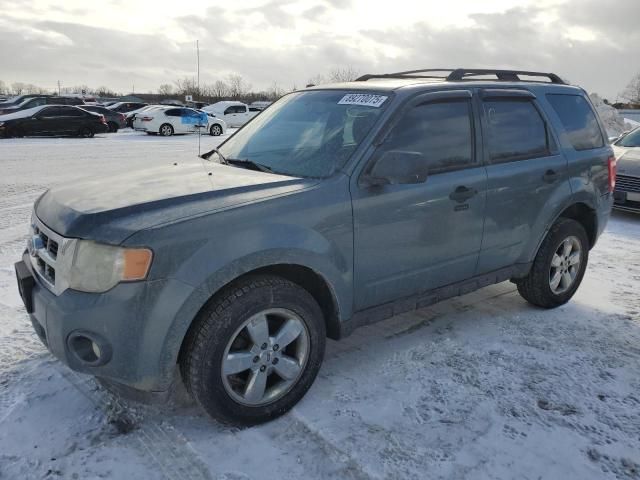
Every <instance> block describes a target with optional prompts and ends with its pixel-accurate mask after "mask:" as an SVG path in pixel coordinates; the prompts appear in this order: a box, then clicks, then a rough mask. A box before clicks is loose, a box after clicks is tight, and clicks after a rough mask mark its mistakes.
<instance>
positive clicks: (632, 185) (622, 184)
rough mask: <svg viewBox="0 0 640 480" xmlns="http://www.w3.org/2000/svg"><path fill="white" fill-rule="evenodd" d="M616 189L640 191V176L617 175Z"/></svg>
mask: <svg viewBox="0 0 640 480" xmlns="http://www.w3.org/2000/svg"><path fill="white" fill-rule="evenodd" d="M616 190H618V191H620V192H638V193H640V177H632V176H630V175H616Z"/></svg>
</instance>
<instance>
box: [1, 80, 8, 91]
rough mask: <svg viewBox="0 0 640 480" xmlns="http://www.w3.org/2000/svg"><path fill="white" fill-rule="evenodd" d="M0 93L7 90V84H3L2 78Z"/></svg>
mask: <svg viewBox="0 0 640 480" xmlns="http://www.w3.org/2000/svg"><path fill="white" fill-rule="evenodd" d="M0 93H2V94H5V93H8V92H7V86H6V85H5V83H4V82H3V81H2V80H0Z"/></svg>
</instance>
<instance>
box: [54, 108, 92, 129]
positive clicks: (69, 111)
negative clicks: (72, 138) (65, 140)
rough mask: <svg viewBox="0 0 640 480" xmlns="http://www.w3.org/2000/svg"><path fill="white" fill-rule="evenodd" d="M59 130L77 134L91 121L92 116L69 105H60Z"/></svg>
mask: <svg viewBox="0 0 640 480" xmlns="http://www.w3.org/2000/svg"><path fill="white" fill-rule="evenodd" d="M60 111H61V116H60V120H59V132H60V133H64V134H67V135H77V134H78V133H79V132H80V130H81V129H82V128H83V127H85V126H88V125H90V124H91V123H92V121H91V120H92V116H91V117H90V115H91V114H89V113H86V114H85V113H84V112H82V111H80V110H79V109H77V108H75V107H71V106H66V107H60Z"/></svg>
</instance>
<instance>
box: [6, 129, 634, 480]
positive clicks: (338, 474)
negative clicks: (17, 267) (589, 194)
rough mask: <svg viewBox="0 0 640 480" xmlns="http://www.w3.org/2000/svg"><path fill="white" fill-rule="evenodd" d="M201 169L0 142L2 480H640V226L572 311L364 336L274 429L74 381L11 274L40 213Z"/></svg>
mask: <svg viewBox="0 0 640 480" xmlns="http://www.w3.org/2000/svg"><path fill="white" fill-rule="evenodd" d="M217 141H218V139H214V138H212V137H202V149H203V151H204V150H205V149H206V148H207V147H208V146H213V145H215V143H217ZM196 153H197V138H195V137H173V138H159V137H148V136H146V135H139V134H135V133H132V132H123V133H118V134H115V135H105V136H101V137H100V138H95V139H15V140H0V479H11V480H13V479H20V480H22V479H43V478H45V479H54V478H55V479H58V478H63V479H81V480H83V479H94V478H113V479H132V480H133V479H154V480H155V479H194V480H195V479H225V480H232V479H233V480H241V479H264V478H282V479H302V478H305V479H325V478H329V479H383V478H393V479H405V478H407V479H412V478H415V479H437V478H448V479H455V480H461V479H465V478H467V479H484V478H491V479H540V478H543V479H580V480H585V479H608V478H610V479H614V478H622V479H634V478H639V477H640V217H638V216H631V215H621V214H614V215H613V218H612V220H611V222H610V224H609V227H608V229H607V231H606V233H605V235H604V236H603V237H602V238H601V239H600V242H599V244H598V246H597V247H596V248H595V249H594V250H593V251H592V253H591V259H590V266H589V269H588V271H587V275H586V277H585V280H584V283H583V285H582V287H581V288H580V290H579V291H578V294H577V295H576V297H575V299H574V300H573V301H572V302H570V303H569V304H568V305H566V306H563V307H561V308H559V309H557V310H553V311H544V310H540V309H537V308H533V307H531V306H529V305H528V304H526V303H525V302H524V301H523V300H522V299H521V298H520V297H519V296H518V294H517V293H516V292H515V288H514V286H513V285H511V284H509V283H505V284H501V285H497V286H493V287H489V288H486V289H483V290H481V291H479V292H475V293H472V294H470V295H467V296H465V297H461V298H458V299H455V300H451V301H448V302H445V303H441V304H438V305H435V306H433V307H430V308H426V309H423V310H420V311H418V312H415V313H410V314H405V315H401V316H398V317H395V318H393V319H390V320H388V321H386V322H383V323H380V324H376V325H373V326H370V327H366V328H363V329H360V330H358V331H356V332H355V333H354V334H353V335H352V336H351V337H349V338H348V339H346V340H344V341H342V342H329V345H328V351H327V355H326V360H325V363H324V366H323V367H322V369H321V371H320V375H319V377H318V379H317V381H316V383H315V384H314V386H313V387H312V388H311V390H310V391H309V393H308V395H307V396H306V397H305V398H304V399H303V401H302V402H301V403H300V404H299V405H298V406H296V407H295V408H294V409H293V411H292V412H291V413H290V414H288V415H286V416H284V417H283V418H280V419H278V420H276V421H274V422H271V423H269V424H266V425H263V426H260V427H256V428H248V429H243V430H238V429H231V428H226V427H222V426H220V425H218V424H216V423H214V422H213V421H211V420H209V419H208V418H207V417H206V416H204V415H203V414H202V413H201V412H200V410H199V409H198V408H197V407H196V406H194V405H193V404H192V403H190V402H188V401H186V400H185V399H180V398H179V397H178V396H176V399H174V402H172V403H171V404H170V405H168V406H160V407H158V406H156V407H149V406H141V405H137V404H133V403H127V402H124V401H123V400H121V399H118V398H114V397H113V396H111V395H110V394H108V393H107V392H105V391H104V390H102V389H101V388H99V387H98V386H97V385H96V383H95V382H94V381H93V380H92V379H91V378H89V377H85V376H82V375H79V374H76V373H73V372H71V371H70V370H68V369H67V368H66V367H64V366H63V365H61V364H59V363H58V362H57V361H55V360H54V359H53V358H52V357H51V355H49V354H48V353H47V351H46V350H45V349H44V347H43V346H42V345H41V344H40V343H39V341H38V340H37V338H36V336H35V334H33V333H32V331H31V327H30V324H29V321H28V318H27V315H26V314H25V313H24V310H23V308H22V306H21V302H20V299H19V297H18V293H17V289H16V286H15V281H14V273H13V270H12V264H13V262H14V261H16V260H17V259H18V258H19V257H20V254H21V252H22V250H23V246H24V237H25V233H26V225H27V221H28V218H29V214H30V210H31V204H32V202H33V200H34V199H35V198H36V196H37V195H38V194H39V193H40V192H42V191H43V190H44V189H45V188H46V187H48V186H50V185H52V184H54V183H57V182H61V181H66V180H70V179H76V178H78V177H81V176H84V175H104V174H107V173H110V172H116V171H122V170H126V169H133V168H144V167H145V166H150V165H157V164H166V163H170V162H173V161H175V160H176V159H180V160H181V161H186V160H185V159H186V158H190V159H191V160H189V161H197V159H196V158H195V154H196ZM88 320H90V319H88Z"/></svg>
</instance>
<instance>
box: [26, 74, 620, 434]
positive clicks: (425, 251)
mask: <svg viewBox="0 0 640 480" xmlns="http://www.w3.org/2000/svg"><path fill="white" fill-rule="evenodd" d="M523 74H524V75H526V76H527V78H528V79H532V78H533V79H539V80H540V81H538V82H535V81H530V80H527V81H525V80H521V75H523ZM422 75H424V77H425V78H424V79H423V78H422ZM441 75H442V78H441V79H437V78H434V77H435V76H436V72H433V71H430V70H426V71H416V72H400V73H395V74H387V75H365V76H363V77H361V78H360V79H359V80H358V81H356V82H352V83H349V84H344V83H343V84H336V85H327V86H322V87H315V88H307V89H303V90H300V91H296V92H293V93H290V94H287V95H286V96H284V97H283V98H282V99H280V100H278V101H277V102H276V103H274V104H273V105H272V106H270V107H269V108H268V109H267V110H265V111H264V112H263V113H261V114H260V115H259V116H258V117H256V118H255V119H254V120H253V121H252V122H251V123H250V124H248V125H247V126H245V127H244V128H242V129H240V130H238V131H237V132H235V134H234V135H232V136H230V137H229V138H228V139H227V140H226V141H225V142H224V143H222V144H221V145H220V146H219V147H218V148H216V149H212V150H211V151H209V152H207V153H205V154H203V155H202V158H203V159H205V160H207V161H209V163H208V165H207V167H206V169H203V168H202V165H199V164H194V163H193V162H177V163H176V164H175V165H172V166H168V167H158V168H147V169H146V170H144V171H141V172H138V173H134V172H126V173H123V174H121V175H119V176H116V177H113V178H104V177H100V178H96V179H95V180H93V181H86V182H79V181H75V182H73V183H71V184H68V185H66V186H57V187H53V188H51V189H50V190H48V191H47V192H46V193H45V194H44V195H42V196H41V197H40V198H39V199H38V200H37V202H36V204H35V207H34V212H33V217H32V227H31V232H30V237H29V238H30V240H29V242H28V245H27V247H28V248H27V251H25V253H24V255H23V257H22V260H21V261H20V262H18V263H17V264H16V274H17V278H18V285H19V290H20V292H21V295H22V298H23V301H24V304H25V307H26V310H27V311H28V312H29V314H30V315H31V321H32V323H33V326H34V329H35V331H36V332H37V334H38V335H39V336H40V338H41V339H42V340H43V343H44V344H45V345H46V346H47V348H48V349H49V350H50V351H51V352H53V354H54V355H55V356H56V357H57V358H58V359H60V360H61V361H62V362H64V363H66V364H67V365H69V366H70V367H71V368H72V369H74V370H77V371H80V372H85V373H90V374H92V375H95V376H97V377H99V378H100V379H102V381H103V382H104V383H106V384H109V385H112V386H114V385H115V386H119V387H117V388H118V389H119V390H120V392H121V393H131V392H141V391H142V392H154V395H159V394H160V393H161V392H166V391H167V390H168V389H169V387H170V386H171V384H172V381H173V379H174V373H175V369H176V367H177V368H179V369H180V371H181V374H182V378H183V379H184V381H185V383H186V386H187V388H188V390H189V391H190V392H191V393H192V395H193V396H194V397H195V398H196V400H197V403H198V404H199V405H200V406H202V407H203V408H204V410H206V411H207V412H208V413H209V414H210V415H211V416H213V417H215V418H218V419H220V420H222V421H224V422H230V423H236V424H255V423H259V422H264V421H267V420H270V419H273V418H275V417H277V416H279V415H282V414H283V413H285V412H286V411H287V410H289V409H290V408H291V407H292V406H293V405H295V404H296V403H297V402H298V401H299V400H300V399H301V398H302V397H303V396H304V395H305V393H306V392H307V390H308V389H309V387H310V386H311V384H312V383H313V381H314V378H315V377H316V374H317V373H318V370H319V368H320V365H321V363H322V359H323V354H324V348H325V337H327V336H328V337H329V338H332V339H340V338H342V337H344V336H346V335H348V334H349V333H350V332H351V331H353V329H354V328H356V327H358V326H362V325H365V324H369V323H372V322H375V321H379V320H382V319H385V318H388V317H390V316H392V315H395V314H398V313H400V312H407V311H410V310H413V309H416V308H421V307H425V306H427V305H430V304H432V303H435V302H437V301H440V300H443V299H446V298H449V297H453V296H456V295H462V294H465V293H468V292H471V291H473V290H476V289H478V288H481V287H484V286H487V285H490V284H494V283H498V282H502V281H506V280H511V281H512V282H514V283H515V284H516V285H517V288H518V291H519V292H520V294H521V295H522V296H523V297H524V298H525V299H526V300H527V301H529V302H530V303H532V304H534V305H537V306H539V307H542V308H553V307H558V306H559V305H563V304H565V303H566V302H568V301H569V300H570V299H571V297H572V296H573V295H574V293H575V292H576V290H577V288H578V286H579V285H580V283H581V281H582V278H583V275H584V273H585V269H586V267H587V261H588V257H589V250H590V249H591V248H592V247H593V246H594V245H595V243H596V241H597V239H598V237H599V235H600V234H601V232H602V231H603V229H604V228H605V226H606V224H607V220H608V218H609V215H610V211H611V206H612V203H613V194H612V193H613V187H614V183H615V158H614V157H613V151H612V148H611V146H610V145H609V144H608V143H607V142H606V141H605V138H606V137H605V131H604V128H603V125H602V123H601V121H600V120H599V119H598V116H597V113H596V112H595V111H594V108H593V106H592V104H591V103H590V100H589V97H588V95H587V94H586V93H585V91H584V90H583V89H581V88H579V87H575V86H570V85H567V84H565V83H564V82H563V81H562V80H561V79H560V78H559V77H558V76H556V75H554V74H545V73H535V72H516V71H504V70H464V69H458V70H452V71H446V72H442V71H441ZM489 75H493V76H494V78H496V79H495V80H490V79H488V77H489ZM543 80H546V81H543ZM154 115H155V113H154ZM137 122H138V119H137V118H136V123H137ZM176 160H178V158H176ZM586 179H588V181H586ZM114 388H115V387H114ZM383 393H384V392H383V391H381V394H383Z"/></svg>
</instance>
